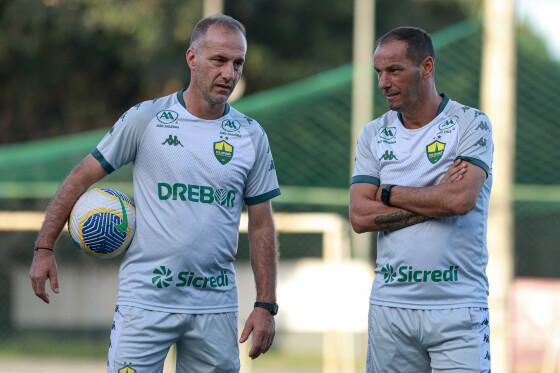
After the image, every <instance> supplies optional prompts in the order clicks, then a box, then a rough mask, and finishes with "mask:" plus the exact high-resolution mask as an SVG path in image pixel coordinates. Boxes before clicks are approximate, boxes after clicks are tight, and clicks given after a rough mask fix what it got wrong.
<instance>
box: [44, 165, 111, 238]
mask: <svg viewBox="0 0 560 373" xmlns="http://www.w3.org/2000/svg"><path fill="white" fill-rule="evenodd" d="M105 175H107V173H106V172H105V171H104V170H103V169H102V168H101V166H100V164H99V162H98V161H97V160H96V159H95V158H93V156H92V155H91V154H90V155H88V156H87V157H86V158H85V159H84V160H83V161H82V162H80V164H78V165H77V166H76V167H75V168H74V169H73V170H72V172H70V174H69V175H68V177H66V179H64V181H63V182H62V185H61V186H60V188H59V189H58V191H57V192H56V194H55V196H54V198H53V200H52V202H51V204H50V206H49V208H48V211H47V215H46V217H45V220H44V221H43V226H42V228H41V231H40V232H39V235H38V236H37V240H36V241H35V246H38V247H50V248H53V247H54V244H55V242H56V239H57V238H58V236H59V235H60V232H61V231H62V229H63V228H64V225H65V224H66V220H67V219H68V216H69V215H70V212H71V211H72V207H73V206H74V204H75V203H76V201H77V200H78V198H79V197H80V196H81V195H82V194H83V193H84V192H85V191H86V190H87V188H89V187H90V186H91V185H92V184H93V183H95V182H97V181H98V180H100V179H101V178H103V177H104V176H105Z"/></svg>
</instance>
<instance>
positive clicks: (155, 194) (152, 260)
mask: <svg viewBox="0 0 560 373" xmlns="http://www.w3.org/2000/svg"><path fill="white" fill-rule="evenodd" d="M182 92H183V91H180V92H177V93H174V94H172V95H169V96H166V97H162V98H159V99H155V100H153V101H145V102H142V103H140V104H138V105H136V106H134V107H132V108H130V109H129V110H128V111H127V112H126V113H125V114H124V115H123V116H122V117H121V118H120V119H119V120H118V121H117V122H116V123H115V125H114V126H113V128H112V129H111V130H110V131H109V133H107V135H106V136H105V137H104V138H103V139H102V140H101V142H100V143H99V145H98V146H97V148H96V149H95V150H94V151H93V152H92V154H93V156H94V157H95V158H96V159H97V160H99V162H100V163H101V165H102V167H103V168H104V169H105V171H107V172H108V173H111V172H113V171H114V170H116V169H118V168H120V167H122V166H123V165H125V164H127V163H129V162H132V171H133V183H134V202H135V204H136V233H135V235H134V237H133V239H132V242H131V245H130V247H129V248H128V250H127V252H126V254H125V256H124V258H123V261H122V263H121V267H120V271H119V291H118V298H117V303H118V304H122V305H130V306H136V307H141V308H145V309H150V310H156V311H165V312H176V313H198V314H200V313H219V312H232V311H237V286H236V279H235V272H234V267H233V262H234V260H235V254H236V252H237V242H238V229H239V220H240V215H241V208H242V202H243V201H245V203H246V204H247V205H253V204H258V203H261V202H265V201H267V200H269V199H271V198H273V197H275V196H278V195H279V194H280V190H279V188H278V181H277V178H276V170H275V168H274V162H273V159H272V154H271V152H270V148H269V145H268V139H267V137H266V134H265V132H264V130H263V129H262V127H261V126H260V125H259V124H258V123H257V122H256V121H255V120H254V119H251V118H249V117H246V116H244V115H243V114H241V113H240V112H238V111H237V110H235V109H233V108H231V107H230V106H229V105H228V104H226V112H225V113H224V115H223V117H221V118H219V119H216V120H204V119H200V118H197V117H195V116H193V115H192V114H190V113H189V112H188V111H187V110H186V109H185V103H184V101H183V98H182Z"/></svg>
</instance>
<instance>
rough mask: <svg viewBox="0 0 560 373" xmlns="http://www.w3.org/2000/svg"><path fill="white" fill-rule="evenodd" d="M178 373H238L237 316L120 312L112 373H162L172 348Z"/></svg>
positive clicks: (113, 338)
mask: <svg viewBox="0 0 560 373" xmlns="http://www.w3.org/2000/svg"><path fill="white" fill-rule="evenodd" d="M175 343H176V344H177V365H176V372H177V373H186V372H189V373H218V372H219V373H238V372H239V346H238V343H237V312H228V313H210V314H200V315H195V314H183V313H166V312H158V311H150V310H145V309H142V308H138V307H132V306H119V305H117V307H116V308H115V316H114V320H113V326H112V328H111V340H110V342H109V360H108V362H107V373H161V372H163V363H164V361H165V357H166V356H167V353H168V351H169V348H170V347H171V346H172V345H173V344H175Z"/></svg>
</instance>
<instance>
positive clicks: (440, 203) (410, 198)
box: [390, 184, 472, 217]
mask: <svg viewBox="0 0 560 373" xmlns="http://www.w3.org/2000/svg"><path fill="white" fill-rule="evenodd" d="M459 188H460V186H459V185H458V184H440V185H434V186H429V187H421V188H416V187H404V186H394V187H392V188H391V198H390V203H391V205H392V206H395V207H398V208H402V209H406V210H410V211H414V212H415V213H417V214H420V215H425V216H429V217H448V216H454V215H464V214H466V213H467V212H468V211H470V209H471V208H472V207H470V206H469V205H468V204H467V203H468V201H469V199H465V198H461V196H462V194H461V192H460V190H459Z"/></svg>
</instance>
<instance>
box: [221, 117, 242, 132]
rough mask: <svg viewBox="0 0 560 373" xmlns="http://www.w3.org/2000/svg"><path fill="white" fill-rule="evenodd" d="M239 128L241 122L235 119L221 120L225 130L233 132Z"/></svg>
mask: <svg viewBox="0 0 560 373" xmlns="http://www.w3.org/2000/svg"><path fill="white" fill-rule="evenodd" d="M240 128H241V123H239V121H237V120H229V119H224V120H223V121H222V129H223V130H224V131H226V132H235V131H238V130H239V129H240Z"/></svg>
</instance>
